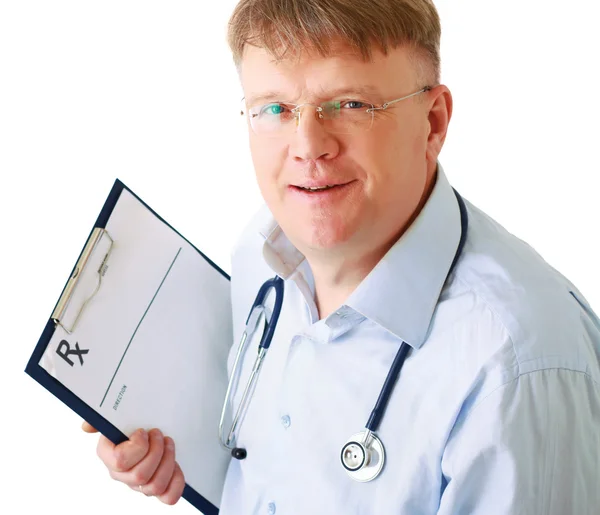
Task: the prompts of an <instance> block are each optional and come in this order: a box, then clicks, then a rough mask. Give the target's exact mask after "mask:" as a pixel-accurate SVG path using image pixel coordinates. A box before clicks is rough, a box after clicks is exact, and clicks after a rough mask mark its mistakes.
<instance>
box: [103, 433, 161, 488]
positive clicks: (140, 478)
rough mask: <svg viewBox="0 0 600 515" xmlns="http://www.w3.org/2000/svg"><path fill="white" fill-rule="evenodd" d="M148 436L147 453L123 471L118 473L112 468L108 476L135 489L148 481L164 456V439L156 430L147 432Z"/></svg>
mask: <svg viewBox="0 0 600 515" xmlns="http://www.w3.org/2000/svg"><path fill="white" fill-rule="evenodd" d="M148 435H149V442H148V451H147V452H146V453H145V455H144V456H143V457H142V459H141V460H139V461H138V463H136V464H135V465H134V466H133V467H130V468H128V469H126V470H125V471H123V470H121V471H118V470H116V469H114V468H113V469H112V471H111V474H110V475H111V477H112V478H113V479H116V480H117V481H121V482H122V483H125V484H126V485H129V486H131V487H135V488H138V487H139V486H140V485H145V484H146V483H148V481H150V479H151V478H152V476H153V475H154V473H155V472H156V470H157V469H158V465H159V464H160V462H161V459H162V457H163V454H164V437H163V434H162V433H161V432H160V431H159V430H158V429H152V430H151V431H149V432H148ZM121 445H123V444H121ZM116 451H117V449H115V453H116Z"/></svg>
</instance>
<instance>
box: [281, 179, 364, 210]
mask: <svg viewBox="0 0 600 515" xmlns="http://www.w3.org/2000/svg"><path fill="white" fill-rule="evenodd" d="M355 182H356V181H355V180H352V181H349V182H345V183H341V184H316V185H315V184H311V185H307V184H304V185H294V184H290V185H289V187H288V188H289V191H290V193H292V197H293V198H296V199H298V200H301V201H306V202H309V203H310V204H311V205H312V204H314V203H315V202H316V203H318V205H320V206H322V205H323V203H324V202H325V203H332V202H341V201H343V199H346V198H347V197H348V195H351V194H352V192H353V191H354V190H355V188H354V183H355Z"/></svg>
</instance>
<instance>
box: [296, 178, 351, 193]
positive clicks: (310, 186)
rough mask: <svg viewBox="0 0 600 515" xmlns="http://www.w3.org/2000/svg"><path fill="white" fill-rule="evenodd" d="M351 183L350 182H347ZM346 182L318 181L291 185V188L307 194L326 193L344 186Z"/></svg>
mask: <svg viewBox="0 0 600 515" xmlns="http://www.w3.org/2000/svg"><path fill="white" fill-rule="evenodd" d="M349 182H352V181H349ZM346 184H348V182H337V181H334V180H329V181H327V180H319V181H310V182H305V183H302V184H292V185H291V186H292V187H293V188H296V189H298V190H301V191H308V192H318V191H326V190H329V189H332V188H335V187H339V186H345V185H346Z"/></svg>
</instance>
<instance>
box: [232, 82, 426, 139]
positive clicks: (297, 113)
mask: <svg viewBox="0 0 600 515" xmlns="http://www.w3.org/2000/svg"><path fill="white" fill-rule="evenodd" d="M433 88H434V86H425V87H423V88H421V89H420V90H419V91H415V92H414V93H410V94H409V95H405V96H403V97H400V98H395V99H394V100H388V101H387V102H384V103H383V104H381V105H380V106H377V105H376V104H371V103H369V102H363V103H365V104H367V105H370V106H371V107H369V108H367V109H366V111H365V112H367V113H370V114H371V115H372V120H374V118H375V115H374V113H375V112H376V111H385V110H386V109H387V108H388V107H389V106H391V105H392V104H395V103H397V102H401V101H402V100H407V99H409V98H412V97H415V96H417V95H420V94H421V93H427V92H428V91H431V90H432V89H433ZM243 100H244V99H243V98H242V101H243ZM274 103H281V104H285V105H288V106H295V107H293V108H292V109H290V112H291V113H293V114H294V117H295V119H296V125H298V124H299V123H300V116H301V112H300V108H302V107H304V106H307V105H311V106H313V107H314V108H315V109H316V112H317V113H319V118H321V119H323V115H322V114H321V113H322V112H323V107H322V106H321V105H317V104H313V103H311V102H304V103H303V104H293V103H291V102H269V103H267V104H263V105H261V106H260V107H264V106H265V105H269V104H274ZM246 112H247V113H248V115H252V113H251V112H250V108H247V109H246ZM240 114H241V115H242V116H244V114H245V113H244V110H242V111H241V113H240ZM253 116H257V115H253ZM249 121H250V128H251V129H252V132H254V134H256V135H258V136H264V135H267V134H270V133H257V132H256V131H255V130H254V127H253V125H252V120H251V119H249ZM371 127H373V122H372V121H371V125H370V126H369V128H368V129H366V130H365V131H364V132H367V131H369V130H370V129H371ZM271 134H272V133H271ZM340 134H344V133H340Z"/></svg>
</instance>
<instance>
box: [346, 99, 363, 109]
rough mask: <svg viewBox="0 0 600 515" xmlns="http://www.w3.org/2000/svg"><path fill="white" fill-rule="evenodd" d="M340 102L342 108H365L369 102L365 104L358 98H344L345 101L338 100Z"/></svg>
mask: <svg viewBox="0 0 600 515" xmlns="http://www.w3.org/2000/svg"><path fill="white" fill-rule="evenodd" d="M340 104H341V105H340V107H341V108H342V109H366V108H367V107H370V104H365V103H364V102H361V101H360V100H346V101H345V102H340Z"/></svg>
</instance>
